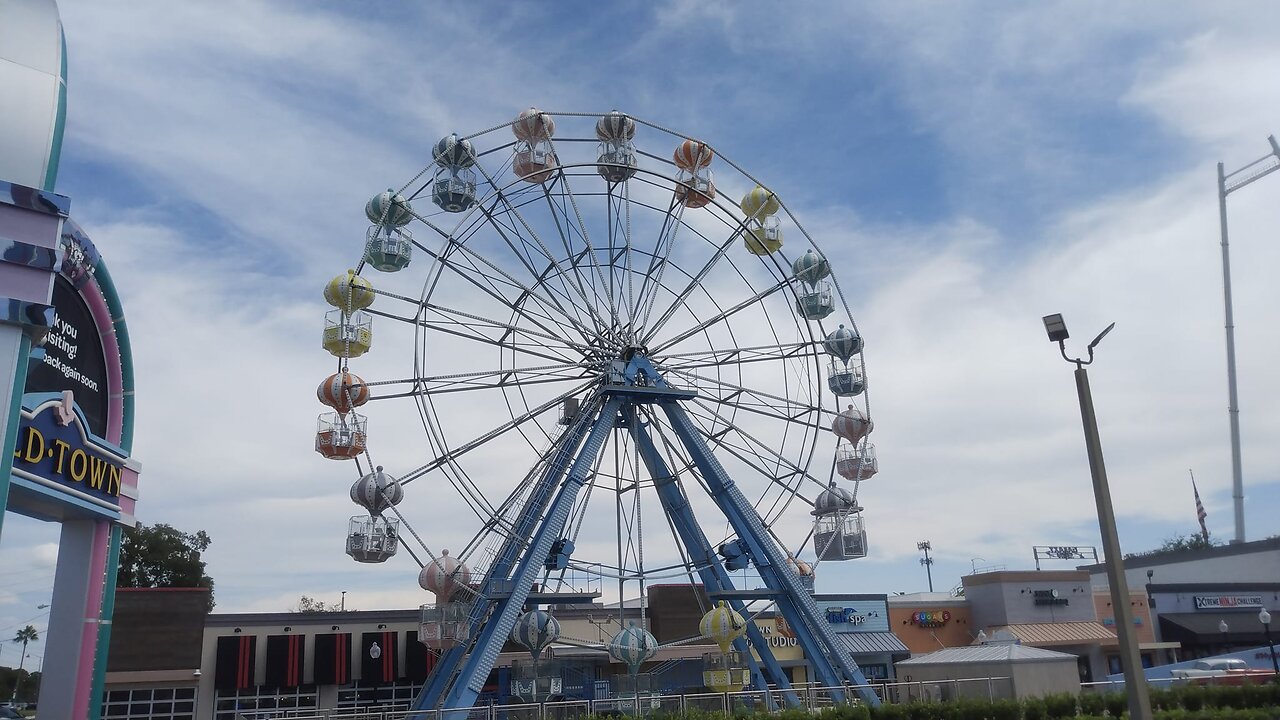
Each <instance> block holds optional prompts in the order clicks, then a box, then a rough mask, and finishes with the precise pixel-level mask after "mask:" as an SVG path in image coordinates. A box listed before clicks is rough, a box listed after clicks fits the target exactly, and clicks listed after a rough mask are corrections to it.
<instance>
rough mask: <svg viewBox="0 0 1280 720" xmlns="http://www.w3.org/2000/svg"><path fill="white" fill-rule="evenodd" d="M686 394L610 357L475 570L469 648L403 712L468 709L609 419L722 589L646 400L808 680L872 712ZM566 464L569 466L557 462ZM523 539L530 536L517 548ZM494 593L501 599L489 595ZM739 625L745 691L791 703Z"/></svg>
mask: <svg viewBox="0 0 1280 720" xmlns="http://www.w3.org/2000/svg"><path fill="white" fill-rule="evenodd" d="M695 396H696V393H695V392H693V391H688V390H681V389H678V388H674V387H672V386H671V385H669V384H668V383H667V382H666V381H665V380H664V379H663V378H662V376H661V375H659V374H658V372H657V370H656V369H655V368H654V367H653V365H652V363H650V362H649V360H648V358H646V357H645V356H644V355H643V354H641V353H640V352H635V353H634V354H632V355H631V356H630V357H625V358H624V359H622V360H618V361H615V362H614V369H613V371H611V373H610V378H609V381H608V382H606V383H605V384H603V385H602V386H601V387H600V390H599V393H598V394H597V395H596V396H595V397H594V398H592V404H593V405H595V406H597V407H599V408H600V409H599V412H598V413H593V412H589V411H584V412H580V413H579V415H578V419H577V420H576V421H575V422H574V424H573V425H572V426H570V428H569V430H568V431H567V432H566V433H565V434H564V435H563V436H562V438H563V442H562V443H561V444H560V447H559V450H558V451H557V453H556V455H555V456H554V457H553V459H552V460H551V461H550V462H549V463H548V464H547V469H546V471H545V472H544V473H543V476H542V477H541V478H540V479H539V481H538V483H537V485H536V486H535V488H534V491H533V492H532V493H531V495H530V498H529V500H528V501H527V502H526V503H525V506H524V511H523V512H522V513H521V515H520V517H519V519H518V521H517V527H516V530H515V532H514V533H512V534H511V535H510V536H509V537H508V539H507V540H506V542H505V543H504V545H503V547H502V550H501V552H500V553H499V555H498V558H497V559H496V560H495V562H494V565H493V567H492V568H491V569H490V571H489V573H488V574H487V575H486V577H485V581H484V584H483V586H482V588H481V591H480V597H479V598H478V599H477V601H476V603H475V606H474V607H473V608H472V612H471V618H470V619H471V628H472V632H471V635H470V637H471V638H472V640H471V642H470V643H469V644H468V646H467V647H463V646H456V647H454V648H451V649H450V650H449V651H447V652H446V653H445V654H444V655H443V656H442V657H441V660H440V662H439V663H437V665H436V668H435V669H434V671H433V672H432V677H431V679H430V680H429V681H428V683H427V685H426V686H425V687H424V688H423V692H422V693H421V694H420V695H419V696H418V698H417V699H416V700H415V701H414V704H413V709H414V710H429V709H433V708H436V707H440V708H443V709H449V710H459V709H463V708H467V707H470V706H471V705H472V704H474V703H475V700H476V698H477V697H478V696H479V694H480V692H481V690H482V688H483V686H484V683H485V681H486V679H487V678H488V676H489V673H490V672H491V671H492V670H493V664H494V662H495V661H496V660H497V658H498V653H499V652H500V651H501V649H502V645H503V643H504V642H505V641H506V638H507V635H508V634H510V632H511V628H512V627H514V625H515V622H516V620H517V616H518V615H519V613H520V611H521V610H522V608H523V607H524V604H525V600H526V599H527V598H528V595H529V592H530V591H531V590H532V587H533V583H534V582H535V581H536V580H537V574H538V573H539V572H540V571H541V569H542V566H543V564H544V562H545V561H546V559H547V557H548V555H549V553H550V551H551V546H552V544H553V543H554V542H555V541H556V540H557V539H559V538H560V537H561V534H562V532H563V531H564V527H565V524H566V522H567V520H568V517H569V514H570V512H571V510H572V508H573V503H574V500H575V499H576V498H577V496H578V491H579V490H581V489H582V487H583V486H584V485H585V484H586V482H587V481H588V480H589V479H590V474H591V472H592V468H593V467H594V465H595V461H596V458H597V456H598V455H599V454H600V452H601V451H602V450H603V448H604V443H605V440H606V439H607V437H608V435H609V433H610V432H612V431H613V430H614V429H615V428H616V427H618V425H619V423H618V419H619V417H622V418H623V419H624V422H623V423H622V425H625V426H626V427H628V428H629V430H630V433H631V436H632V438H634V440H635V442H636V446H637V449H638V450H639V452H640V454H641V457H642V458H643V460H644V463H645V466H646V468H647V469H648V471H649V473H650V475H652V476H653V479H654V485H655V488H656V490H657V493H658V496H659V498H660V500H661V502H662V506H663V509H664V510H666V512H667V513H668V515H669V516H670V517H671V519H672V522H673V523H674V525H675V527H676V532H677V534H678V535H679V536H680V541H681V543H682V544H683V545H684V546H685V551H686V552H687V553H689V556H690V558H691V559H692V562H693V563H694V564H695V565H696V566H697V567H698V574H699V577H700V578H701V580H702V582H703V584H704V586H705V587H706V588H707V590H708V591H709V592H712V593H714V592H717V591H720V592H724V591H731V590H733V585H732V581H731V580H730V578H729V574H728V571H727V570H726V569H725V568H724V566H723V565H722V564H721V563H720V561H719V559H718V558H717V556H716V555H715V553H714V552H712V549H711V546H710V543H709V542H708V541H707V538H706V535H705V534H704V533H703V532H702V530H701V527H700V526H699V525H698V522H697V518H695V517H694V515H693V512H692V509H691V508H690V506H689V502H688V499H687V498H686V497H685V495H684V491H683V489H682V488H681V486H680V484H679V483H678V482H677V481H676V478H675V476H674V475H673V474H672V473H671V471H670V469H669V468H668V467H667V465H666V462H665V461H664V460H663V459H662V456H661V454H660V453H659V452H658V450H657V448H656V446H655V445H654V443H653V439H652V437H650V435H649V433H648V431H647V430H646V429H645V427H644V426H643V424H642V423H641V421H640V417H639V415H640V413H638V412H637V411H636V410H637V407H638V406H639V405H657V406H658V407H661V408H662V410H663V412H664V413H665V414H666V416H667V419H668V421H669V422H670V424H671V428H672V429H673V430H674V432H675V434H676V439H677V440H679V442H680V444H681V445H683V446H684V448H685V450H686V451H687V452H688V453H689V457H690V458H691V459H692V460H693V463H694V465H695V466H696V467H697V469H698V473H699V474H700V475H701V476H702V478H703V480H704V481H705V482H706V484H707V486H708V487H709V488H710V490H711V496H712V499H713V500H714V501H715V503H716V506H717V507H718V508H720V511H721V512H722V513H723V514H724V516H725V518H726V519H727V520H728V521H729V524H730V525H731V526H732V527H733V529H734V532H735V533H737V535H738V537H739V538H740V539H742V540H743V541H744V542H745V543H746V544H747V548H748V552H749V554H750V556H751V559H752V561H753V562H754V563H755V566H756V569H757V571H758V572H759V574H760V577H761V579H762V580H763V581H764V583H765V585H766V586H767V587H768V589H769V591H770V594H769V596H770V597H774V598H775V599H776V602H777V606H778V611H779V612H780V613H781V614H782V616H783V617H784V618H786V620H787V622H788V623H789V624H790V626H791V628H792V630H793V631H794V632H795V635H796V641H797V642H798V643H799V645H800V646H801V648H802V649H803V650H804V654H805V657H806V658H807V659H808V661H809V664H810V666H811V667H812V668H813V671H814V674H815V675H816V676H817V680H818V681H819V682H820V683H821V684H823V685H825V686H826V687H829V688H832V690H831V695H832V699H833V700H835V701H836V702H843V701H844V700H845V699H846V698H845V693H844V690H843V688H844V687H845V683H851V684H853V685H854V687H855V689H856V690H857V692H858V694H859V695H860V696H861V697H862V699H863V701H864V702H866V703H867V704H869V705H872V706H878V705H879V704H880V698H879V696H878V695H876V693H875V690H874V689H873V688H872V687H871V685H870V684H868V683H867V679H866V677H865V676H864V675H863V674H862V670H861V669H860V668H859V667H858V665H857V663H855V662H854V661H853V658H852V656H850V655H849V653H848V651H847V649H846V648H845V647H844V646H843V645H842V644H841V643H840V642H839V641H838V640H837V638H836V636H835V633H833V632H832V631H831V629H830V626H829V625H828V624H827V623H826V622H825V621H824V619H823V617H822V615H821V613H820V612H819V610H818V606H817V603H815V602H814V600H813V597H812V596H811V595H809V593H808V591H807V590H805V589H804V588H803V587H802V586H801V585H800V581H799V578H798V577H797V576H796V574H795V573H794V571H792V570H791V569H790V568H789V567H788V566H787V559H786V557H785V555H784V554H783V552H782V550H780V549H779V548H778V546H777V543H775V542H774V541H773V540H772V538H770V537H769V534H768V531H767V530H766V529H765V527H764V523H763V522H762V521H761V520H760V516H759V515H758V514H757V513H756V511H755V509H754V507H753V506H752V504H751V503H750V501H748V500H747V498H746V496H744V495H743V494H742V491H741V490H739V489H738V487H737V485H736V484H735V483H734V482H733V480H732V479H731V478H730V477H729V475H728V473H727V472H726V471H725V469H724V467H723V466H721V465H720V462H719V461H718V460H716V458H715V455H714V454H713V453H712V452H711V449H710V448H709V447H708V446H707V444H706V442H705V441H704V440H703V439H702V436H701V434H700V433H699V431H698V428H697V426H696V425H695V424H694V423H693V421H692V420H691V419H690V418H689V416H688V414H687V413H686V412H685V411H684V408H683V407H681V405H680V402H681V401H682V400H685V399H688V398H691V397H695ZM584 410H585V409H584ZM584 437H585V441H584ZM579 446H581V449H580V450H579ZM571 459H572V461H573V464H572V466H571V467H568V465H569V461H570V460H571ZM566 468H567V470H568V472H567V474H566ZM562 478H563V480H562ZM557 487H558V488H559V489H558V491H557V492H556V494H555V497H554V499H551V500H550V504H549V505H548V498H550V497H551V493H552V491H553V490H556V488H557ZM524 538H531V540H529V541H528V542H527V543H526V542H525V541H524ZM513 570H514V572H513ZM499 587H501V588H503V592H498V588H499ZM508 590H509V592H507V591H508ZM730 602H731V604H732V605H733V606H734V608H735V609H737V610H739V611H741V610H742V609H743V604H742V601H741V600H739V599H731V600H730ZM747 628H748V629H747V640H749V641H750V643H751V645H752V647H754V648H755V649H756V651H757V653H758V654H759V656H760V658H761V660H760V662H756V661H755V660H754V659H751V660H750V670H751V676H752V681H753V683H754V684H755V686H756V687H757V689H760V690H764V691H765V692H766V693H768V692H769V691H768V683H769V682H770V681H771V682H773V683H774V684H775V685H776V686H777V687H778V688H779V690H780V691H781V694H782V696H783V700H784V701H785V702H786V704H788V705H791V706H797V705H799V698H798V697H797V696H796V694H795V692H794V691H793V690H792V688H791V685H790V683H789V682H788V680H787V678H786V675H785V673H784V672H783V671H782V668H781V667H780V666H779V665H778V664H777V661H776V660H775V659H774V657H773V653H772V651H771V650H770V649H769V645H768V643H767V642H766V641H765V639H764V637H763V635H761V634H760V632H759V630H758V629H756V627H755V625H754V624H753V623H749V624H748V625H747ZM747 640H744V639H742V638H739V639H738V640H736V641H735V643H734V646H735V649H737V650H739V651H740V652H743V653H744V656H746V657H748V658H750V657H751V656H750V653H748V652H746V650H747ZM762 664H763V666H764V667H763V668H761V665H762ZM766 699H767V702H768V704H769V706H770V707H775V706H776V700H775V699H774V698H773V697H772V695H771V694H768V695H766Z"/></svg>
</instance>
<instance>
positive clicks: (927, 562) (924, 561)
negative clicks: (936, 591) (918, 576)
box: [916, 540, 933, 592]
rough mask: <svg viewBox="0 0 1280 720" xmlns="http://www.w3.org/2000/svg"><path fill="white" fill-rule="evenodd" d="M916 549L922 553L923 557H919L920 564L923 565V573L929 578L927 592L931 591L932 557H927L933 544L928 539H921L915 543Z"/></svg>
mask: <svg viewBox="0 0 1280 720" xmlns="http://www.w3.org/2000/svg"><path fill="white" fill-rule="evenodd" d="M916 549H917V550H919V551H920V552H922V553H924V557H922V558H920V564H921V565H923V566H924V572H925V575H926V576H928V578H929V592H933V558H931V557H929V551H930V550H932V549H933V546H932V545H930V544H929V541H928V540H922V541H920V542H918V543H916Z"/></svg>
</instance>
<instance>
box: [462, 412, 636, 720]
mask: <svg viewBox="0 0 1280 720" xmlns="http://www.w3.org/2000/svg"><path fill="white" fill-rule="evenodd" d="M622 403H623V398H622V397H621V396H616V395H614V396H610V397H609V398H608V400H606V401H605V403H604V407H603V408H602V409H601V410H600V414H599V415H598V416H597V417H596V418H595V422H594V423H593V424H592V426H591V433H590V434H589V435H588V436H587V440H586V442H585V443H584V444H583V446H582V450H581V451H580V452H579V453H578V456H577V457H576V458H575V459H574V461H573V467H571V468H570V469H569V474H568V476H567V477H566V478H565V479H564V482H563V483H562V484H561V486H560V490H559V491H558V492H557V493H556V496H555V499H554V500H552V501H551V505H550V506H549V507H548V508H547V512H546V514H545V515H543V516H542V518H541V520H540V521H539V522H538V523H537V530H536V531H535V532H534V533H533V536H532V539H531V540H530V541H529V544H528V545H527V546H526V548H525V550H524V552H523V553H522V554H521V555H520V559H519V561H518V562H517V564H516V567H515V572H514V573H513V574H512V576H511V583H510V585H511V593H510V595H506V596H504V597H500V598H498V599H497V600H495V601H494V603H493V604H494V608H493V611H492V612H491V613H490V614H489V617H488V619H487V620H486V621H485V622H484V627H483V629H482V630H481V631H480V636H479V637H478V638H477V639H476V643H475V645H474V647H473V648H472V650H471V653H470V654H469V655H468V656H467V657H466V659H465V660H464V661H463V665H462V668H461V670H460V671H459V673H458V678H457V680H456V681H454V683H453V687H452V688H450V690H449V693H448V695H446V696H445V700H444V707H445V708H447V709H449V710H454V709H460V708H467V707H470V706H471V705H472V703H474V702H475V700H476V697H477V696H479V694H480V691H481V690H482V689H483V688H484V684H485V681H486V680H487V679H488V677H489V672H490V671H491V670H492V669H493V664H494V662H496V661H497V659H498V653H500V652H501V651H502V645H503V643H505V642H506V640H507V636H508V635H510V634H511V629H512V628H513V627H515V624H516V619H517V616H518V615H519V614H520V610H521V608H522V607H524V603H525V600H526V599H527V598H528V597H529V592H530V591H531V590H532V589H533V583H534V581H535V580H537V577H538V573H539V572H540V571H541V570H542V566H543V563H544V562H546V559H547V556H548V555H550V554H551V545H552V543H554V542H555V541H556V540H557V539H559V538H560V533H562V532H563V531H564V527H565V523H566V522H567V521H568V520H569V513H570V512H571V511H572V510H573V501H574V500H575V499H576V498H577V497H578V491H579V490H581V489H582V486H583V485H584V484H585V483H586V481H587V479H588V478H589V476H590V475H591V472H592V468H594V466H595V459H596V456H597V455H599V454H600V450H601V449H602V448H603V447H604V441H605V439H606V438H607V437H608V436H609V433H610V432H611V431H612V430H613V426H614V419H615V418H616V417H617V415H618V410H619V409H620V408H621V407H622Z"/></svg>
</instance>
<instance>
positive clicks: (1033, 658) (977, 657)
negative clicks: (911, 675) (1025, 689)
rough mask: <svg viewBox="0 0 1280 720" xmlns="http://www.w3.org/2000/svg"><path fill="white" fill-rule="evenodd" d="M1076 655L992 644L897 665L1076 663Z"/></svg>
mask: <svg viewBox="0 0 1280 720" xmlns="http://www.w3.org/2000/svg"><path fill="white" fill-rule="evenodd" d="M1075 659H1076V656H1075V655H1068V654H1067V653H1060V652H1058V651H1056V650H1045V649H1044V648H1038V647H1030V646H1028V645H1016V644H1013V643H990V644H987V645H968V646H964V647H949V648H945V649H943V650H939V651H937V652H931V653H929V654H928V655H918V656H916V657H913V658H911V659H910V660H903V661H901V662H898V663H896V664H897V665H952V664H961V663H988V662H1006V661H1007V662H1017V663H1032V662H1055V661H1060V660H1071V661H1072V662H1075Z"/></svg>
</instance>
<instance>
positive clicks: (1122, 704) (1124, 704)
mask: <svg viewBox="0 0 1280 720" xmlns="http://www.w3.org/2000/svg"><path fill="white" fill-rule="evenodd" d="M1104 699H1105V702H1106V705H1107V714H1108V715H1110V716H1111V717H1113V718H1118V717H1120V716H1122V715H1124V713H1125V712H1126V711H1127V710H1128V709H1129V696H1128V695H1127V694H1126V693H1107V694H1106V696H1105V698H1104Z"/></svg>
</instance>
